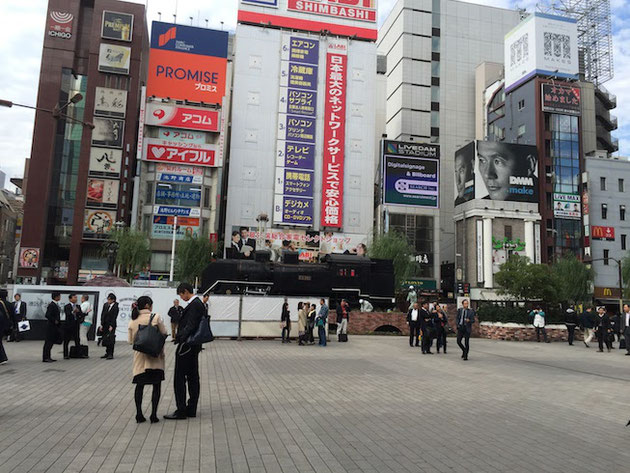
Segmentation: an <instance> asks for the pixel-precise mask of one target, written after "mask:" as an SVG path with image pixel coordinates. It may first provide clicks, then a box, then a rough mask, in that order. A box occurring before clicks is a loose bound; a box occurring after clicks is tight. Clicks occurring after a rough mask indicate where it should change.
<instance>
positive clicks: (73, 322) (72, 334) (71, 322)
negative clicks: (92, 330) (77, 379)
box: [63, 294, 81, 360]
mask: <svg viewBox="0 0 630 473" xmlns="http://www.w3.org/2000/svg"><path fill="white" fill-rule="evenodd" d="M77 300H78V299H77V295H76V294H70V295H69V296H68V303H67V304H66V305H65V306H64V308H63V313H64V315H65V318H66V319H65V321H64V323H63V331H64V334H63V359H64V360H69V359H70V355H69V353H68V346H69V345H70V342H71V341H72V342H74V346H75V347H78V346H79V345H81V342H80V341H79V314H80V312H81V309H80V308H79V305H78V304H77Z"/></svg>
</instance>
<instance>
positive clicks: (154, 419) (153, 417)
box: [149, 416, 160, 424]
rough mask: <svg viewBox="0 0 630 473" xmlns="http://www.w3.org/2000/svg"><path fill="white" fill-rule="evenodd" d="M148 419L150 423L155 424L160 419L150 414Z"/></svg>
mask: <svg viewBox="0 0 630 473" xmlns="http://www.w3.org/2000/svg"><path fill="white" fill-rule="evenodd" d="M149 420H150V421H151V423H152V424H157V423H158V422H160V419H158V416H151V417H149Z"/></svg>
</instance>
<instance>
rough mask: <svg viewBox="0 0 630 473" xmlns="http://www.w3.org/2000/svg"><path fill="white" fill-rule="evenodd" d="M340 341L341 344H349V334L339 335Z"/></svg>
mask: <svg viewBox="0 0 630 473" xmlns="http://www.w3.org/2000/svg"><path fill="white" fill-rule="evenodd" d="M339 341H340V342H347V341H348V334H347V333H340V334H339Z"/></svg>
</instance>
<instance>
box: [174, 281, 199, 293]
mask: <svg viewBox="0 0 630 473" xmlns="http://www.w3.org/2000/svg"><path fill="white" fill-rule="evenodd" d="M184 292H190V293H191V294H194V293H195V290H194V289H193V287H192V286H191V285H190V284H188V283H187V282H183V283H180V285H179V286H177V294H183V293H184Z"/></svg>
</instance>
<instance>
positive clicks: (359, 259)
mask: <svg viewBox="0 0 630 473" xmlns="http://www.w3.org/2000/svg"><path fill="white" fill-rule="evenodd" d="M260 253H261V252H257V254H256V260H249V259H223V260H218V261H216V262H213V263H210V264H209V265H208V266H207V267H206V269H205V270H204V272H203V275H202V288H203V291H204V292H210V293H213V294H260V295H263V294H269V295H285V296H311V297H312V296H316V297H319V296H323V297H329V298H330V299H331V301H333V302H337V301H339V300H341V299H347V300H348V302H350V304H351V305H354V304H357V303H358V301H359V299H367V300H369V301H370V302H371V303H372V305H374V306H375V307H379V308H390V307H392V306H393V301H394V267H393V264H392V261H391V260H381V259H373V258H368V257H365V256H357V255H335V254H331V255H327V256H326V257H325V258H324V259H323V261H322V262H320V263H300V262H298V260H297V254H296V255H295V257H294V258H291V255H288V256H287V255H285V258H284V262H282V263H276V262H270V261H264V258H261V255H260ZM261 260H262V261H261Z"/></svg>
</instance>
